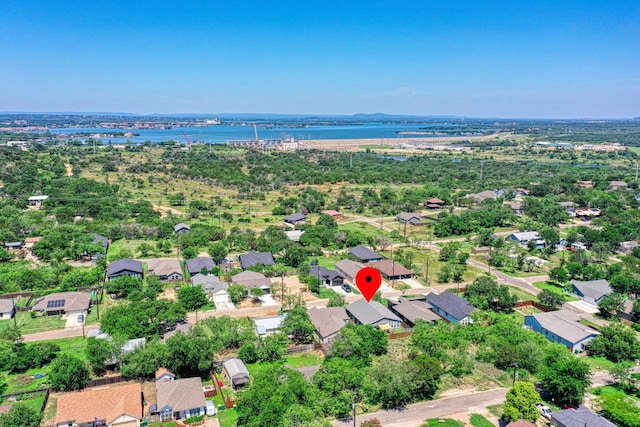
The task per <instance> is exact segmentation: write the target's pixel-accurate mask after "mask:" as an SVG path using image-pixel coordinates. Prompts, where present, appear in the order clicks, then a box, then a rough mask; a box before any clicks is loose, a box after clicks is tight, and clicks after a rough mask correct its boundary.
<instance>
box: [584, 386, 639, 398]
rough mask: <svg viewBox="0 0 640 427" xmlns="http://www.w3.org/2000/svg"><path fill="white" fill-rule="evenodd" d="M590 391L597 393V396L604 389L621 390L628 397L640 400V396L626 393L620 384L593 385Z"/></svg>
mask: <svg viewBox="0 0 640 427" xmlns="http://www.w3.org/2000/svg"><path fill="white" fill-rule="evenodd" d="M587 391H589V392H590V393H592V394H595V395H596V396H600V394H601V393H602V392H604V391H621V392H623V393H624V394H625V395H626V396H627V397H629V398H631V399H633V400H635V401H636V402H638V401H640V398H638V397H636V396H634V395H632V394H628V393H626V392H625V391H624V390H623V389H622V388H621V387H619V386H618V385H612V386H611V385H605V386H601V387H593V388H591V389H589V390H587Z"/></svg>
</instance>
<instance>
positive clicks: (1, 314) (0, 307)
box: [0, 299, 16, 320]
mask: <svg viewBox="0 0 640 427" xmlns="http://www.w3.org/2000/svg"><path fill="white" fill-rule="evenodd" d="M15 314H16V304H15V302H14V301H12V300H10V299H0V320H8V319H11V318H12V317H13V316H14V315H15Z"/></svg>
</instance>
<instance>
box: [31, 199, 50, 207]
mask: <svg viewBox="0 0 640 427" xmlns="http://www.w3.org/2000/svg"><path fill="white" fill-rule="evenodd" d="M48 198H49V196H31V197H29V207H31V208H35V209H38V208H40V207H41V206H42V203H44V201H45V200H47V199H48Z"/></svg>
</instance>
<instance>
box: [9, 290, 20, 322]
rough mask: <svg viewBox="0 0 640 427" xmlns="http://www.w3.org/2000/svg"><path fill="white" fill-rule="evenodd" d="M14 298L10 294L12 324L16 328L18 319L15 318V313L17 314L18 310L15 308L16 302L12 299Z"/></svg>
mask: <svg viewBox="0 0 640 427" xmlns="http://www.w3.org/2000/svg"><path fill="white" fill-rule="evenodd" d="M13 298H14V294H13V293H12V294H11V306H12V307H13V326H15V327H16V329H17V328H18V320H17V319H16V315H17V314H18V310H16V302H15V300H14V299H13Z"/></svg>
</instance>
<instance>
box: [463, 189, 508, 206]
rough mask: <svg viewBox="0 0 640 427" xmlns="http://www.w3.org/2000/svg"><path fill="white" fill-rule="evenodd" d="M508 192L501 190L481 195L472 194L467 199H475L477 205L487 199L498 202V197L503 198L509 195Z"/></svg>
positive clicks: (488, 191) (489, 191) (481, 193)
mask: <svg viewBox="0 0 640 427" xmlns="http://www.w3.org/2000/svg"><path fill="white" fill-rule="evenodd" d="M507 191H508V190H505V189H500V190H485V191H481V192H479V193H471V194H467V197H468V198H470V199H473V201H474V202H475V203H481V202H483V201H485V200H487V199H493V200H497V199H498V197H502V196H504V195H505V194H506V193H507Z"/></svg>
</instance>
